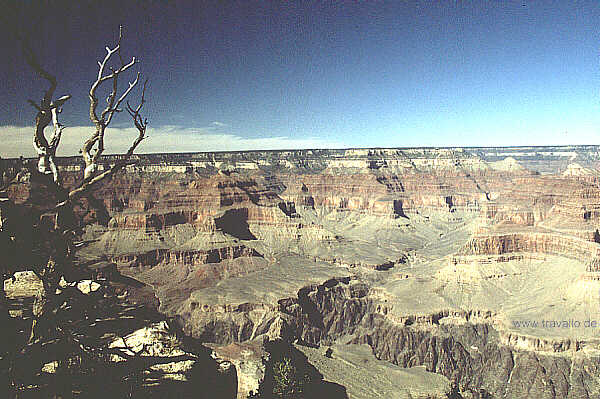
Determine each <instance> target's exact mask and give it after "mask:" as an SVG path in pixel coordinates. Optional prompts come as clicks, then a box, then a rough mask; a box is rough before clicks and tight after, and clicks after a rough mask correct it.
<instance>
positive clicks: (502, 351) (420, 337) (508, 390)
mask: <svg viewBox="0 0 600 399" xmlns="http://www.w3.org/2000/svg"><path fill="white" fill-rule="evenodd" d="M378 305H380V304H378V303H377V302H375V301H374V300H373V299H371V298H370V297H369V286H368V285H367V284H366V283H365V282H362V281H359V280H358V279H356V278H351V277H344V278H334V279H330V280H328V281H326V282H324V283H323V284H319V285H310V286H307V287H304V288H302V289H301V290H299V291H298V295H297V297H294V298H286V299H282V300H280V301H279V306H278V307H273V308H272V309H269V311H268V312H267V313H269V314H270V315H269V317H263V318H261V322H260V323H258V324H256V323H253V322H252V317H251V316H249V315H248V313H250V312H252V311H254V310H255V307H254V306H251V305H249V304H246V305H245V306H242V305H240V306H238V307H236V308H233V309H223V310H222V311H221V312H220V313H219V315H220V316H219V317H217V318H214V317H211V321H210V322H209V323H207V324H206V325H204V326H203V327H202V328H199V326H198V325H196V326H194V328H193V329H190V328H189V327H190V326H189V325H188V326H187V327H188V328H186V324H187V322H186V319H185V316H184V317H181V318H180V321H181V322H182V323H183V325H184V328H186V329H187V331H193V332H196V333H197V332H198V331H201V330H202V331H203V333H202V334H201V336H202V337H203V338H204V339H207V338H209V339H210V340H212V341H213V342H219V343H221V344H225V343H230V342H234V341H245V340H248V339H253V338H256V337H259V336H260V335H261V334H267V333H269V334H272V333H273V331H272V330H273V327H276V329H277V330H278V331H277V332H276V333H277V334H278V335H280V336H281V337H283V338H285V339H289V340H296V339H297V340H298V342H300V343H301V344H309V345H314V344H330V343H332V342H334V341H335V340H336V339H340V338H342V337H344V340H345V342H347V343H353V344H368V345H369V346H370V347H371V348H372V351H373V354H374V355H375V356H376V357H377V358H378V359H381V360H385V361H389V362H391V363H393V364H396V365H399V366H401V367H413V366H425V367H426V369H427V371H431V372H435V373H438V374H441V375H443V376H445V377H446V378H448V379H449V380H450V381H453V382H456V383H457V384H458V387H459V389H460V392H461V395H462V397H465V398H467V397H468V398H540V399H544V398H557V399H558V398H572V399H575V398H577V399H579V398H595V397H598V395H600V381H598V378H597V377H596V376H597V375H598V373H599V372H600V356H598V355H595V356H594V355H590V353H585V354H583V353H581V352H576V351H562V352H556V353H551V352H541V351H530V350H517V349H515V348H513V347H511V346H509V345H505V344H503V343H502V339H501V334H500V333H499V332H498V331H497V330H496V329H495V328H494V327H493V326H492V324H491V323H489V322H487V321H482V320H484V318H481V317H474V318H473V320H475V319H476V321H466V320H462V321H460V322H445V320H444V319H445V318H446V317H449V316H450V317H452V316H454V318H455V319H456V318H458V319H460V315H458V316H455V315H453V314H445V313H440V314H436V315H432V316H431V317H417V316H410V315H408V316H407V317H406V318H404V319H403V321H402V323H398V322H396V321H391V320H390V319H389V318H388V317H387V316H386V315H385V314H383V313H384V311H382V307H381V306H378ZM211 314H213V315H214V313H213V312H211ZM463 316H464V317H465V318H467V319H468V318H469V316H470V313H465V315H463ZM194 319H195V321H196V322H197V321H198V319H197V318H194ZM218 320H220V321H218ZM276 320H278V322H277V323H275V321H276ZM282 320H283V322H282ZM490 320H491V319H490ZM236 321H238V322H239V324H238V323H236ZM255 324H256V325H255ZM275 324H277V326H275ZM231 332H238V334H232V333H231ZM348 337H350V338H348Z"/></svg>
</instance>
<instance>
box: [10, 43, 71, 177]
mask: <svg viewBox="0 0 600 399" xmlns="http://www.w3.org/2000/svg"><path fill="white" fill-rule="evenodd" d="M19 40H20V41H21V47H22V49H23V54H24V55H25V59H26V60H27V63H28V64H29V66H31V68H32V69H33V70H34V71H35V72H36V73H37V74H38V75H40V77H42V78H43V79H46V80H47V81H48V82H49V83H50V87H49V88H48V89H47V90H46V91H45V92H44V96H43V98H42V100H41V102H40V104H39V105H38V104H37V103H35V102H34V101H33V100H28V102H29V103H30V104H31V105H32V106H33V107H34V108H35V109H37V111H38V113H37V116H36V118H35V133H34V137H33V148H34V149H35V151H36V153H37V154H38V171H39V172H40V173H43V174H52V175H53V179H54V182H55V183H57V184H58V183H59V181H60V174H59V170H58V168H57V167H56V163H55V162H54V156H55V154H56V149H57V148H58V145H59V144H60V136H61V133H62V130H63V128H64V126H62V125H61V124H60V123H59V122H58V114H59V113H60V109H61V108H60V107H62V106H63V105H64V103H65V102H66V101H67V100H69V99H70V98H71V96H70V95H65V96H62V97H60V98H59V99H57V100H56V101H52V97H53V95H54V91H55V90H56V86H57V81H56V77H55V76H54V75H52V74H50V73H49V72H48V71H46V70H45V69H44V68H43V67H42V65H41V64H40V62H39V60H38V59H37V57H36V55H35V53H34V51H33V50H32V49H31V47H30V45H29V42H28V40H26V39H24V38H21V37H19ZM50 122H52V123H53V125H54V133H53V135H52V138H51V140H50V142H48V140H47V139H46V136H45V135H44V130H45V129H46V127H47V126H48V125H49V124H50Z"/></svg>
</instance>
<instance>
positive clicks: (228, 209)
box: [12, 146, 600, 398]
mask: <svg viewBox="0 0 600 399" xmlns="http://www.w3.org/2000/svg"><path fill="white" fill-rule="evenodd" d="M62 161H63V168H64V169H66V170H68V171H69V173H72V174H77V173H80V169H81V165H78V164H77V163H76V162H75V161H73V160H71V159H64V160H62ZM599 161H600V153H599V149H598V148H597V147H592V146H588V147H530V148H487V149H486V148H479V149H403V150H399V149H371V150H305V151H269V152H244V153H215V154H160V155H148V156H140V162H139V164H138V165H135V166H131V167H129V168H128V169H127V171H126V172H125V173H123V174H121V175H119V176H118V177H116V178H115V179H114V180H113V184H112V185H110V186H107V187H106V188H104V189H101V190H100V191H99V192H98V193H97V195H96V197H97V198H98V199H101V203H102V204H103V208H104V211H103V212H100V211H98V212H97V213H96V215H92V216H90V217H94V218H96V220H97V221H99V222H98V223H95V224H93V225H91V226H90V227H88V229H87V231H86V237H85V239H86V240H87V241H88V243H87V245H86V246H85V247H84V248H82V249H81V250H80V251H79V253H78V256H79V257H80V258H81V259H84V260H86V261H89V262H95V261H102V262H107V261H108V262H110V263H114V264H116V266H117V268H118V270H119V271H120V272H121V273H122V274H124V275H127V276H130V277H132V278H134V279H136V280H139V281H142V282H144V283H146V284H148V286H149V287H151V288H152V289H153V291H154V293H155V296H156V297H157V298H158V300H159V301H160V311H161V312H162V313H164V314H166V315H168V316H170V317H172V318H174V319H175V320H177V321H178V323H179V324H180V325H181V327H182V329H183V331H184V332H185V333H186V334H188V335H190V336H192V337H195V338H199V339H200V340H202V341H203V342H205V343H206V344H207V345H209V346H210V347H211V348H212V349H214V351H215V353H216V356H219V357H221V358H222V359H225V360H227V361H229V362H231V364H233V365H234V366H235V367H236V370H237V384H238V389H237V392H238V397H239V398H245V397H246V396H247V395H248V393H249V392H250V391H253V390H257V389H258V386H259V381H260V379H261V378H262V376H263V375H264V366H263V364H262V362H261V356H263V355H264V353H263V352H262V351H263V349H262V346H261V344H260V343H261V342H262V340H263V339H265V338H271V339H272V338H283V339H285V340H289V341H290V342H295V345H296V347H297V348H299V349H300V350H301V351H302V352H303V353H304V354H305V355H306V357H307V359H308V361H309V362H310V363H311V364H313V365H314V366H315V367H316V368H317V369H318V370H319V372H320V373H321V374H322V375H323V377H324V378H325V380H328V381H331V382H333V383H336V384H339V385H341V386H343V387H345V389H346V393H347V395H348V397H350V398H373V397H398V398H404V397H407V398H408V397H412V398H417V397H422V398H426V397H446V396H447V395H455V396H454V397H461V396H462V397H465V398H488V397H493V398H593V397H598V395H600V379H598V375H599V374H598V372H599V370H600V244H599V243H600V233H599V230H598V229H600V172H599V171H598V169H597V168H598V166H599V165H600V164H599V163H598V162H599ZM106 162H108V163H110V162H111V158H110V157H108V158H107V159H106ZM12 195H13V196H14V197H16V198H18V197H19V195H23V196H24V195H26V193H19V192H18V191H15V192H13V193H12ZM103 214H105V215H106V216H105V217H104V218H102V217H101V216H102V215H103ZM327 347H332V348H333V356H332V357H328V356H325V349H326V348H327ZM359 376H360V378H359ZM371 385H372V386H371ZM453 387H455V388H453ZM457 395H460V396H457Z"/></svg>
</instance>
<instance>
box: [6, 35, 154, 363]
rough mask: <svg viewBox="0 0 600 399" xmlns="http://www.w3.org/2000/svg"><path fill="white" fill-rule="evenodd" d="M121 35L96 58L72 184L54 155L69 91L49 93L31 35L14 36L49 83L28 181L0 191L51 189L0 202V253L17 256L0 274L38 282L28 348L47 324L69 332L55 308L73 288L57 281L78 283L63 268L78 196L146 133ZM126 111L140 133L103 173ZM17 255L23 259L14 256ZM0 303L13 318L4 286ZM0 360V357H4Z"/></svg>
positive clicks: (107, 174) (64, 304)
mask: <svg viewBox="0 0 600 399" xmlns="http://www.w3.org/2000/svg"><path fill="white" fill-rule="evenodd" d="M122 39H123V30H122V28H121V27H120V28H119V36H118V41H117V44H116V45H115V46H114V47H113V48H110V47H106V55H105V57H104V58H103V59H102V60H101V61H99V62H98V74H97V78H96V79H95V81H94V82H93V83H92V85H91V88H90V90H89V99H90V108H89V116H90V120H91V122H92V124H93V129H92V133H91V134H90V136H89V137H88V138H83V139H82V149H81V154H82V157H83V162H84V164H85V168H84V173H83V176H82V177H81V180H80V181H79V182H78V183H77V184H75V185H74V186H73V185H72V186H69V187H66V186H65V185H64V184H63V181H62V177H61V170H60V168H59V167H58V165H57V163H56V159H55V157H56V151H57V149H58V148H59V146H60V140H61V135H62V133H63V130H64V129H65V126H64V125H62V124H61V123H60V121H59V116H60V114H61V112H62V108H63V106H64V105H65V103H66V102H67V101H68V100H69V99H70V98H71V96H70V95H69V94H67V95H63V96H61V97H59V98H54V93H55V91H56V88H57V79H56V77H55V76H54V75H52V74H51V73H49V72H48V71H47V70H46V69H45V68H44V67H43V66H42V63H41V62H40V61H39V59H38V57H37V56H36V54H35V52H34V51H33V49H32V48H31V46H30V45H29V42H28V40H27V39H26V38H22V37H19V40H20V41H21V43H22V49H23V52H24V55H25V59H26V61H27V63H28V64H29V66H31V68H32V69H33V70H34V71H35V73H36V74H37V75H39V76H40V77H41V78H42V79H44V80H45V81H47V82H48V83H49V87H48V88H47V89H46V90H45V91H44V92H43V97H42V99H41V100H40V101H39V102H35V101H33V100H28V102H29V103H30V104H31V105H32V106H33V107H34V108H35V109H36V110H37V114H36V117H35V128H34V132H33V146H34V148H35V150H36V153H37V156H38V161H37V164H36V166H35V167H31V168H30V170H29V171H28V172H27V173H29V176H27V178H25V179H24V178H23V176H15V177H14V178H13V179H12V181H9V182H5V184H4V185H3V186H2V187H0V190H4V189H6V188H7V187H9V186H10V185H11V184H13V185H15V184H21V182H22V181H33V180H35V181H36V182H41V184H42V185H43V186H44V190H47V191H48V192H51V193H53V195H50V196H48V198H49V200H48V203H44V204H39V203H37V204H28V203H25V204H15V203H13V202H12V201H11V200H10V199H8V200H6V199H5V200H3V201H1V202H0V220H2V223H1V224H0V247H1V248H0V250H1V251H2V252H3V254H15V256H8V257H7V256H4V257H2V258H0V269H1V270H0V272H1V274H2V275H3V276H4V277H5V278H6V277H8V276H12V275H14V273H15V272H17V271H22V270H33V271H34V273H35V274H36V275H37V276H38V277H39V278H40V280H41V281H42V284H43V291H44V293H43V295H42V296H41V297H40V298H38V300H37V302H36V304H35V306H34V308H35V317H34V320H33V323H32V326H31V337H30V340H29V344H30V345H32V344H34V343H36V342H39V341H40V340H41V339H43V337H44V335H45V334H47V333H48V330H49V329H51V330H53V331H52V333H53V334H55V335H56V334H58V335H60V334H63V335H64V334H65V331H70V330H69V329H68V328H66V327H65V326H60V325H59V324H60V323H58V322H57V321H56V320H54V319H53V318H55V317H56V315H57V314H58V312H60V309H64V308H68V307H69V304H68V301H69V300H70V297H69V295H70V294H69V293H70V292H73V291H74V290H73V289H65V287H64V283H63V284H62V286H61V283H60V282H61V281H64V280H67V281H70V285H69V286H70V287H74V286H76V281H72V280H69V278H68V277H67V276H68V271H69V270H70V269H73V268H74V265H73V261H72V255H73V251H74V245H73V244H74V242H73V240H74V238H75V230H76V226H75V225H74V223H73V222H72V220H73V214H74V211H73V208H74V204H75V203H76V202H77V200H78V199H80V198H81V197H85V196H88V195H91V193H92V191H93V190H94V188H95V187H97V186H98V185H99V183H101V182H103V181H106V180H108V179H110V178H111V177H112V176H113V175H114V174H115V173H117V172H118V171H119V170H121V169H123V168H124V167H125V166H127V165H129V164H132V163H133V162H132V160H131V158H132V155H133V153H134V151H135V150H136V148H137V147H138V145H139V144H140V143H141V142H142V141H143V140H144V138H145V137H146V127H147V125H148V121H147V120H146V119H144V118H143V117H142V114H141V111H142V108H143V106H144V103H145V92H146V88H147V82H148V81H147V80H146V81H144V83H143V85H142V87H141V90H140V92H141V96H140V102H139V104H138V105H135V106H132V105H131V104H130V103H129V102H128V101H127V98H128V97H129V96H131V94H132V93H133V90H134V89H135V88H136V86H138V84H139V82H140V79H141V74H140V72H137V73H136V74H135V75H134V76H135V79H133V80H132V81H130V82H127V83H128V84H127V86H126V87H125V88H124V89H123V88H121V87H120V84H121V81H123V80H124V76H125V75H126V73H127V72H128V71H129V70H131V69H132V68H133V67H134V66H135V65H137V64H138V63H139V61H138V60H137V59H136V58H135V57H132V58H131V60H130V61H128V62H125V61H124V59H123V57H122V55H121V41H122ZM103 87H108V88H109V89H108V92H109V94H108V96H107V98H106V104H107V105H106V107H105V108H104V109H103V110H101V111H99V102H100V101H99V99H98V97H99V96H100V94H99V92H100V89H101V88H103ZM123 104H124V105H125V107H123ZM122 107H123V108H122ZM123 109H125V110H126V111H127V113H128V114H129V116H130V117H131V120H132V123H133V125H134V126H135V127H136V129H137V130H138V136H137V137H136V138H135V139H134V140H133V142H132V143H131V146H130V147H129V149H128V151H127V152H126V153H125V154H124V156H123V157H121V159H120V160H119V161H118V162H116V163H115V164H113V165H109V166H108V167H105V168H104V169H103V170H100V168H99V165H100V162H101V157H102V155H103V153H104V144H105V138H106V137H105V135H106V129H107V127H108V126H109V125H110V123H111V122H112V120H113V118H114V116H115V114H117V113H120V112H122V111H123ZM51 123H52V128H53V130H52V132H51V134H50V135H49V137H47V136H46V135H45V130H46V128H48V127H49V125H50V124H51ZM22 215H26V217H25V218H24V217H22ZM49 217H50V219H52V220H54V222H53V223H50V224H48V223H47V220H48V218H49ZM19 256H20V258H21V259H22V260H17V259H19ZM75 291H76V290H75ZM0 302H1V303H0V305H3V306H2V307H4V309H2V312H1V313H2V314H0V316H1V317H3V318H4V319H5V320H8V319H10V317H8V310H7V309H8V307H7V305H6V296H5V292H4V287H3V286H2V290H1V292H0ZM7 317H8V318H7ZM3 324H4V323H3ZM71 338H72V337H71ZM81 350H85V348H84V347H81ZM19 352H20V353H21V354H22V353H23V350H20V351H17V353H19ZM0 358H2V356H1V355H0Z"/></svg>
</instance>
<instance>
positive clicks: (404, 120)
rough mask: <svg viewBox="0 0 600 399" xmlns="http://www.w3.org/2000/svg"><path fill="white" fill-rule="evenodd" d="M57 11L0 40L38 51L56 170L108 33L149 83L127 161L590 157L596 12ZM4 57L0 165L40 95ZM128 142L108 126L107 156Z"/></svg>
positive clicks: (37, 84) (140, 5)
mask: <svg viewBox="0 0 600 399" xmlns="http://www.w3.org/2000/svg"><path fill="white" fill-rule="evenodd" d="M27 4H29V5H30V6H31V5H35V4H36V3H35V2H28V3H27ZM65 4H66V5H63V6H61V7H56V8H53V9H46V10H45V12H46V14H45V17H44V18H41V19H40V22H39V23H37V24H35V26H34V27H30V26H29V25H28V24H26V23H24V22H23V21H27V20H28V19H27V18H29V16H30V15H31V14H26V13H25V11H23V10H20V11H17V15H16V16H12V17H11V20H10V21H9V23H8V24H3V26H4V27H3V28H2V29H3V30H4V29H6V28H7V27H8V28H10V29H15V28H17V29H25V28H24V27H26V30H29V31H30V33H32V34H33V35H34V37H44V38H46V41H36V43H35V47H36V49H37V51H38V53H39V54H40V57H41V58H42V60H43V62H44V64H45V65H46V66H47V68H48V69H49V70H50V71H51V72H53V73H55V74H56V75H57V77H58V80H59V86H58V89H57V94H58V95H62V94H64V93H70V94H72V95H73V99H72V100H71V101H69V103H68V105H67V106H66V107H65V109H64V112H63V114H62V122H63V123H64V124H66V125H67V126H69V127H70V129H67V130H65V133H64V134H65V136H67V135H69V137H67V138H66V139H65V145H64V148H63V149H62V152H59V154H61V153H62V154H63V155H67V154H70V153H75V152H76V148H77V145H78V143H79V141H78V139H79V137H80V136H81V135H82V134H85V132H86V131H88V130H86V129H89V128H88V126H90V122H89V119H87V112H88V111H87V107H88V102H87V90H89V85H90V84H91V82H92V80H93V79H94V76H95V74H96V73H97V69H96V68H97V65H96V61H97V60H99V59H100V58H102V57H103V56H104V47H105V46H106V45H112V44H113V43H114V39H115V38H116V34H117V32H118V25H119V24H123V25H124V29H125V39H124V55H126V56H131V55H136V56H137V57H139V58H140V59H141V61H142V63H141V64H140V69H141V71H142V72H143V73H145V74H146V75H147V76H148V77H149V78H150V86H149V89H148V99H149V102H148V106H147V109H146V111H147V112H146V113H147V115H148V119H149V121H150V126H151V127H152V130H151V135H150V136H151V137H150V138H149V140H147V141H146V142H144V143H143V144H142V146H140V150H141V151H142V152H144V151H145V152H154V151H184V150H189V151H205V150H219V149H222V150H230V149H234V150H237V149H248V150H249V149H260V148H307V147H396V146H486V145H560V144H600V117H599V115H600V101H599V100H600V98H599V93H600V91H599V90H600V80H599V69H600V58H599V55H600V2H597V1H589V2H585V1H572V2H571V1H568V2H567V1H536V2H532V1H517V2H512V1H502V2H500V1H498V2H484V1H475V2H467V1H464V2H463V1H435V2H433V1H432V2H427V1H422V2H405V1H394V2H384V1H372V2H359V3H356V2H350V1H343V2H249V1H244V2H181V1H180V2H177V1H171V2H159V1H151V2H128V1H121V2H114V3H111V2H108V3H106V2H105V3H100V2H92V1H82V2H67V3H65ZM101 4H103V5H101ZM107 4H112V5H107ZM90 7H91V8H92V10H91V11H90V10H89V8H90ZM26 15H27V17H26ZM58 21H60V22H59V23H57V22H58ZM11 24H12V25H11ZM15 24H18V25H17V26H15ZM2 34H3V35H4V34H6V35H7V34H8V32H4V31H3V32H2ZM5 52H6V53H5V54H13V55H14V56H13V57H9V58H8V60H9V61H8V62H3V63H2V65H1V66H0V79H1V81H2V82H6V83H7V84H3V85H2V87H0V96H2V98H3V99H6V101H3V102H2V103H0V140H1V141H0V143H5V144H0V155H1V156H15V155H16V153H25V154H26V155H27V154H29V153H28V152H27V151H31V149H30V148H29V147H30V143H31V136H30V135H28V134H27V128H28V127H31V126H32V125H33V119H34V116H35V112H34V110H33V108H32V107H31V106H29V105H28V104H27V102H26V100H27V99H28V98H36V99H37V97H39V96H40V93H41V91H42V89H43V87H44V86H43V82H42V81H41V80H40V79H39V78H36V77H35V75H34V74H33V72H32V71H31V70H30V69H29V68H28V67H27V65H26V64H25V62H24V60H23V57H22V56H21V54H20V50H19V48H18V46H17V45H16V44H15V43H13V42H12V41H9V43H8V44H7V48H6V49H5ZM127 128H129V121H128V120H127V118H126V115H122V116H120V119H118V120H117V121H115V123H114V129H113V131H112V132H111V135H112V137H114V139H113V142H114V143H115V144H114V146H113V147H112V151H114V152H119V151H121V150H122V149H123V148H122V147H123V146H125V145H126V143H127V139H125V138H124V137H127V136H126V134H127V131H128V130H127ZM130 133H131V132H130ZM2 136H4V137H2ZM109 139H110V137H109ZM121 142H122V143H121ZM119 143H121V144H119ZM2 147H4V148H5V149H4V150H3V149H2ZM108 150H109V151H111V147H108ZM5 154H8V155H5Z"/></svg>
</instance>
